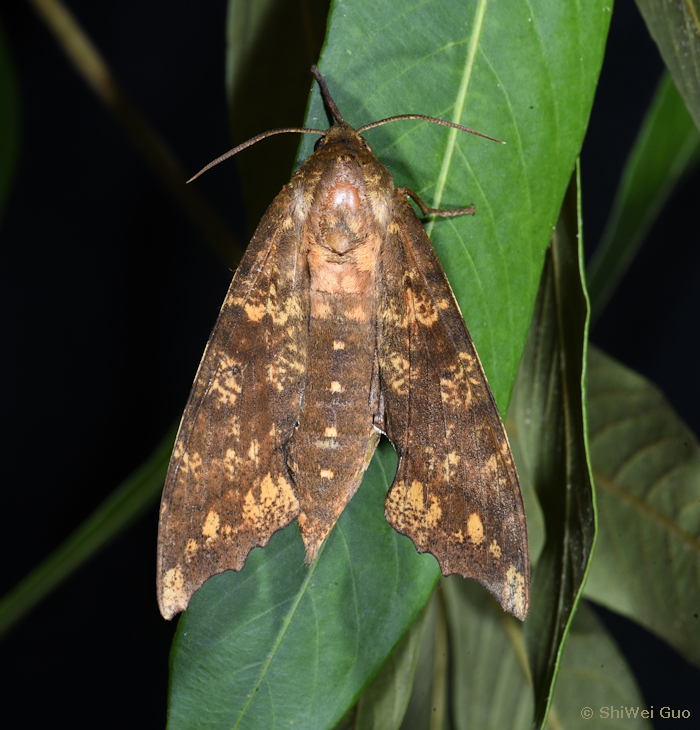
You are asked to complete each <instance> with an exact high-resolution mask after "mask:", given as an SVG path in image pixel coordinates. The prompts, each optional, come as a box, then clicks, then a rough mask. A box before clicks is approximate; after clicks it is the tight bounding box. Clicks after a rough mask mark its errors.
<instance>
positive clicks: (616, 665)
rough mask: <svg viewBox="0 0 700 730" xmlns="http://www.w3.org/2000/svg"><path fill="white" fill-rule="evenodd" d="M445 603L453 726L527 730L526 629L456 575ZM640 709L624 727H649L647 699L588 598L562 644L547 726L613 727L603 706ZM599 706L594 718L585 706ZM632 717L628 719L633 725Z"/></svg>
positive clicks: (467, 729) (529, 703)
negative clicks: (588, 715)
mask: <svg viewBox="0 0 700 730" xmlns="http://www.w3.org/2000/svg"><path fill="white" fill-rule="evenodd" d="M441 585H442V587H443V591H444V595H445V602H446V604H447V616H448V628H449V636H450V662H451V666H452V667H453V671H452V682H451V686H452V694H451V696H452V717H453V719H454V730H528V729H529V728H531V727H532V724H531V723H532V714H533V711H534V706H533V694H532V685H531V681H530V676H529V670H528V666H527V659H526V652H525V645H524V640H523V635H522V632H523V629H522V627H521V625H520V624H519V623H518V622H517V621H516V620H515V619H513V618H512V617H511V616H508V615H507V614H504V613H503V611H501V610H500V607H499V606H498V605H497V604H496V602H495V601H494V600H493V599H492V598H491V597H490V596H488V595H487V594H486V593H485V592H484V591H480V590H479V589H478V587H476V586H475V585H474V584H471V583H469V582H467V581H464V580H463V579H461V578H455V577H454V576H452V577H450V578H447V579H445V580H443V581H441ZM611 705H613V706H615V707H616V708H619V707H620V706H625V707H628V708H635V709H638V711H639V712H638V717H637V719H636V720H634V719H630V720H629V721H628V720H627V718H625V727H632V728H650V727H651V725H650V724H649V723H648V722H645V721H644V720H642V719H641V716H640V714H639V713H641V710H643V709H644V701H643V699H642V697H641V694H640V692H639V690H638V688H637V686H636V684H635V681H634V679H633V677H632V673H631V672H630V670H629V668H628V667H627V665H626V663H625V660H624V659H623V657H622V655H621V654H620V652H619V650H618V649H617V647H616V645H615V643H614V641H613V640H612V639H611V638H610V636H609V635H608V633H607V632H606V631H605V629H604V628H603V626H602V625H601V624H600V622H599V621H598V620H597V619H596V617H595V615H594V613H593V612H592V611H591V609H590V608H589V607H588V606H587V605H586V603H585V602H582V603H581V604H580V605H579V608H578V611H577V612H576V615H575V616H574V619H573V622H572V624H571V628H570V630H569V635H568V639H567V642H566V647H565V648H564V652H563V656H562V659H561V664H560V668H559V676H558V681H557V686H556V690H555V692H554V699H553V701H552V707H551V710H550V714H549V720H548V723H547V726H546V727H548V728H551V729H552V730H555V729H556V730H559V729H561V728H564V729H565V730H570V729H573V728H581V729H582V730H583V729H586V730H587V729H588V728H593V729H594V730H595V728H601V730H602V729H603V728H609V727H610V726H611V725H610V720H609V719H606V718H603V717H601V714H600V710H601V708H603V707H605V706H611ZM586 707H589V708H591V709H592V710H593V716H592V717H591V719H585V718H584V717H582V710H584V708H586ZM628 722H629V725H628V724H627V723H628Z"/></svg>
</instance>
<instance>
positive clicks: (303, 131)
mask: <svg viewBox="0 0 700 730" xmlns="http://www.w3.org/2000/svg"><path fill="white" fill-rule="evenodd" d="M286 132H298V133H300V134H307V133H308V134H325V132H324V131H323V130H322V129H306V128H305V127H285V128H284V129H270V130H269V131H267V132H263V133H262V134H258V135H256V136H255V137H253V138H252V139H249V140H248V141H247V142H243V144H239V145H238V147H234V148H233V149H232V150H229V151H228V152H224V154H223V155H221V156H220V157H217V158H216V159H215V160H212V161H211V162H210V163H209V164H208V165H206V166H205V167H203V168H202V169H201V170H200V171H199V172H198V173H197V174H196V175H193V176H192V177H191V178H190V179H189V180H188V181H187V182H188V183H191V182H192V181H193V180H196V179H197V178H198V177H199V176H200V175H202V174H204V173H205V172H206V171H207V170H211V168H212V167H214V166H215V165H218V164H219V163H220V162H223V161H224V160H228V158H229V157H233V156H234V155H235V154H237V153H238V152H240V151H241V150H244V149H245V148H246V147H250V146H251V145H254V144H255V143H256V142H260V140H261V139H265V137H272V135H273V134H285V133H286Z"/></svg>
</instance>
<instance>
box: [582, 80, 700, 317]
mask: <svg viewBox="0 0 700 730" xmlns="http://www.w3.org/2000/svg"><path fill="white" fill-rule="evenodd" d="M698 160H700V132H698V129H697V127H696V126H695V124H694V123H693V120H692V119H691V118H690V115H689V114H688V111H687V109H686V107H685V104H684V103H683V100H682V99H681V97H680V96H679V94H678V91H676V87H675V85H674V83H673V81H672V80H671V77H670V76H669V75H668V73H666V74H664V75H663V77H662V79H661V81H660V82H659V85H658V86H657V89H656V93H655V94H654V99H653V100H652V102H651V104H650V106H649V109H648V110H647V113H646V116H645V117H644V121H643V122H642V127H641V129H640V130H639V134H638V135H637V139H636V140H635V142H634V147H633V148H632V151H631V152H630V154H629V157H628V158H627V162H626V164H625V169H624V171H623V173H622V179H621V181H620V185H619V187H618V190H617V193H616V195H615V202H614V203H613V207H612V212H611V213H610V219H609V220H608V223H607V225H606V226H605V231H604V233H603V237H602V239H601V241H600V243H599V244H598V247H597V248H596V250H595V253H594V255H593V258H592V259H591V262H590V264H589V266H588V272H587V274H588V293H589V295H590V298H591V318H592V319H595V318H596V317H597V315H599V314H600V312H601V310H602V309H603V308H604V307H605V305H606V303H607V301H608V299H609V298H610V296H611V295H612V292H613V291H614V288H615V286H616V285H617V283H618V282H619V281H620V279H621V278H622V276H623V275H624V273H625V272H626V271H627V268H628V267H629V265H630V264H631V263H632V260H633V259H634V257H635V255H636V253H637V251H638V250H639V247H640V246H641V245H642V242H643V241H644V238H645V236H646V234H647V233H648V231H649V229H650V228H651V226H652V225H653V223H654V221H655V220H656V218H657V216H658V215H659V213H660V212H661V209H662V208H663V206H664V204H665V203H666V201H667V200H668V198H669V196H670V195H671V193H672V192H673V190H674V188H675V187H676V185H677V184H678V182H679V181H680V180H681V178H682V177H683V175H684V174H685V173H687V172H688V171H689V170H691V169H692V168H693V167H694V166H695V165H696V164H697V162H698Z"/></svg>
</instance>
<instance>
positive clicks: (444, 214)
mask: <svg viewBox="0 0 700 730" xmlns="http://www.w3.org/2000/svg"><path fill="white" fill-rule="evenodd" d="M396 192H397V193H398V194H399V195H402V196H405V195H408V197H409V198H411V199H412V200H413V201H414V202H415V204H416V205H417V206H418V207H419V208H420V209H421V212H422V213H423V215H436V216H439V217H440V218H452V217H454V216H456V215H474V213H476V208H475V207H474V206H473V205H470V206H469V207H468V208H457V209H456V210H440V209H439V208H428V206H427V205H426V204H425V203H424V202H423V201H422V200H421V199H420V198H419V197H418V196H417V195H416V194H415V193H414V192H413V190H409V189H408V188H396Z"/></svg>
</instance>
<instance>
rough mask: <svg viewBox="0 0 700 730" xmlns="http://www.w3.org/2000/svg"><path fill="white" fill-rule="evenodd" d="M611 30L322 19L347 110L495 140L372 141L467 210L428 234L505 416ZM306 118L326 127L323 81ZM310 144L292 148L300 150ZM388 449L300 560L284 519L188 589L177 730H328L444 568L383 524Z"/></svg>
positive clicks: (450, 19)
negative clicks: (293, 729)
mask: <svg viewBox="0 0 700 730" xmlns="http://www.w3.org/2000/svg"><path fill="white" fill-rule="evenodd" d="M608 22H609V13H606V12H604V11H603V6H602V3H600V4H599V3H586V4H585V5H584V6H583V7H581V8H575V7H574V6H571V5H570V4H567V3H562V4H552V3H548V2H545V1H544V0H541V1H540V2H535V3H531V4H529V5H528V6H524V5H521V4H508V3H493V4H491V5H488V6H487V4H486V3H485V2H483V1H481V2H469V3H465V2H463V0H459V2H458V1H457V0H428V2H425V3H422V4H420V5H417V6H410V7H408V6H406V5H405V4H403V3H398V2H396V3H376V2H369V1H368V0H357V1H355V2H352V3H346V2H336V3H335V4H334V6H333V10H332V12H331V18H330V21H329V27H328V36H327V41H326V45H325V47H324V52H323V56H322V64H321V70H322V71H323V72H325V73H326V80H327V82H328V84H329V87H330V90H331V93H332V94H333V97H334V99H335V101H336V103H337V104H338V106H339V107H340V110H341V112H342V113H343V114H344V116H345V118H346V120H347V121H349V122H350V123H354V124H355V125H358V126H359V125H360V124H363V123H367V122H370V121H373V120H376V119H378V118H384V117H387V116H391V115H394V114H398V113H401V112H416V113H426V114H433V115H436V116H443V117H446V118H448V119H454V120H455V121H459V122H461V123H463V124H466V125H469V126H472V127H477V128H479V129H480V131H483V132H485V133H487V134H491V135H493V136H496V137H499V138H501V139H504V140H505V141H506V142H508V144H507V145H506V146H500V145H497V144H495V143H493V142H490V141H488V140H483V139H480V138H477V137H472V136H469V135H466V134H460V135H456V134H453V133H452V131H448V130H445V129H444V128H442V127H438V126H436V125H429V124H424V123H420V122H415V121H414V122H402V123H397V124H394V125H389V126H387V127H382V128H379V129H377V130H372V131H371V132H368V135H367V136H368V141H369V142H370V144H371V145H372V147H373V149H374V151H375V153H376V154H377V156H378V157H379V158H380V160H381V161H382V162H384V163H385V164H387V165H388V167H389V169H390V171H391V172H392V174H393V175H394V178H395V180H396V183H397V185H405V186H408V187H410V188H412V189H413V190H415V191H416V192H417V193H418V194H420V195H421V196H422V197H424V199H425V200H426V202H428V203H430V204H432V205H437V206H441V207H463V206H464V205H467V204H469V203H472V202H473V203H475V204H476V207H477V214H476V216H475V217H474V218H469V219H468V220H467V219H465V218H462V219H459V218H455V219H450V220H449V221H445V220H442V221H439V222H437V223H436V224H435V226H434V227H432V226H431V229H432V239H433V242H434V243H435V245H436V248H437V249H438V253H439V255H440V257H441V259H442V262H443V264H444V266H445V268H446V270H447V274H448V277H449V278H450V282H451V284H452V286H453V288H454V291H455V293H456V295H457V298H458V299H459V301H460V304H461V306H462V311H463V312H464V314H465V316H466V319H467V323H468V325H469V327H470V330H471V332H472V335H473V336H474V340H475V342H476V345H477V348H478V349H479V352H480V354H481V357H482V361H483V363H484V366H485V369H486V371H487V374H488V376H489V381H490V383H491V386H492V388H493V390H494V394H495V396H496V399H497V401H498V403H499V405H500V407H501V409H502V410H505V408H506V406H507V403H508V400H509V396H510V392H511V389H512V384H513V380H514V378H515V373H516V370H517V366H518V363H519V361H520V356H521V352H522V348H523V345H524V342H525V337H526V334H527V330H528V326H529V321H530V313H531V311H532V308H533V305H534V300H535V295H536V291H537V286H538V283H539V278H540V269H541V265H542V260H543V257H544V251H545V249H546V247H547V244H548V241H549V238H550V236H551V232H552V228H553V226H554V223H555V222H556V219H557V214H558V211H559V208H560V206H561V201H562V199H563V196H564V193H565V190H566V186H567V184H568V181H569V178H570V175H571V171H572V169H573V168H574V163H575V160H576V156H577V154H578V151H579V149H580V146H581V143H582V139H583V135H584V132H585V128H586V124H587V121H588V115H589V112H590V107H591V103H592V99H593V94H594V91H595V85H596V80H597V76H598V73H599V70H600V66H601V62H602V53H603V49H604V45H605V37H606V33H607V25H608ZM524 67H528V69H530V70H529V72H528V73H527V74H523V73H522V69H523V68H524ZM307 125H308V126H312V127H313V126H315V127H324V128H325V127H326V126H327V121H326V116H325V113H324V112H323V110H322V108H321V104H320V98H319V96H318V92H317V90H314V94H313V97H312V101H311V104H310V108H309V114H308V118H307ZM255 131H258V132H259V131H261V130H259V129H258V130H255ZM314 141H315V140H314V139H311V138H307V139H305V140H304V142H303V145H302V148H303V152H302V157H303V156H305V155H306V154H308V152H309V151H310V148H311V146H312V145H313V143H314ZM388 451H389V453H390V452H391V450H388ZM388 458H389V457H388V456H387V449H384V450H383V451H382V454H381V456H380V460H379V462H376V461H375V462H373V465H372V468H371V470H370V472H369V473H368V475H367V477H366V478H365V480H364V482H363V484H362V486H361V487H360V489H359V491H358V493H357V494H356V495H355V497H354V498H353V500H352V502H351V503H350V505H349V506H348V507H347V508H346V510H345V512H344V513H343V515H342V516H341V518H340V520H339V522H338V524H337V526H336V528H335V529H334V531H333V532H332V533H331V535H330V536H329V539H328V541H327V545H326V547H325V549H324V551H323V553H322V555H321V557H320V558H319V560H318V561H317V563H316V564H315V565H314V566H312V568H311V569H310V570H309V569H308V568H306V567H304V566H303V551H302V548H301V542H300V540H299V537H298V533H297V528H296V526H295V525H291V526H290V527H289V528H288V529H287V530H285V531H284V532H283V533H280V534H278V535H276V536H275V537H274V538H273V540H272V541H271V542H270V544H269V546H268V547H267V548H265V550H264V551H257V550H256V551H253V553H252V554H251V556H250V558H249V560H248V564H247V565H246V567H245V568H244V570H243V571H242V572H241V573H240V574H237V575H234V574H230V573H229V574H224V575H222V576H218V577H216V578H214V579H212V580H211V581H209V582H208V583H207V584H206V585H205V586H204V587H203V589H202V590H201V591H200V592H199V593H198V594H197V595H196V596H195V598H194V599H193V601H192V604H191V607H190V609H189V610H188V611H187V612H186V614H185V616H184V617H183V618H182V619H181V625H180V627H179V629H178V634H177V637H176V640H175V644H174V647H173V654H172V682H171V710H170V725H171V727H173V728H174V727H184V726H188V723H189V724H190V725H191V723H192V722H193V721H194V720H193V718H194V717H196V718H197V723H198V726H199V727H209V726H212V727H213V726H216V725H217V723H219V722H224V721H225V722H226V723H229V724H230V725H231V726H233V727H241V728H242V727H268V726H272V724H271V723H274V726H277V725H285V724H291V723H294V724H295V725H297V726H301V727H304V728H316V727H318V728H327V727H332V726H333V725H334V724H335V723H337V722H338V720H339V719H340V718H341V717H342V716H343V714H344V713H345V712H346V710H347V709H348V707H350V705H351V704H352V703H353V702H354V701H355V700H356V698H357V697H358V696H359V694H360V692H361V690H362V689H363V687H364V686H366V685H367V683H368V682H369V681H370V679H371V678H372V677H373V676H374V675H375V674H376V673H377V671H378V670H379V668H380V666H381V665H382V663H383V662H384V660H385V659H386V657H387V656H388V655H389V653H390V651H391V650H392V649H393V647H394V646H396V644H397V643H398V641H399V639H400V637H401V636H402V635H403V634H404V633H405V632H406V631H407V630H408V628H409V626H410V625H411V623H412V621H413V619H414V618H415V616H416V615H417V613H418V611H419V610H420V608H421V607H422V606H423V605H424V604H425V602H426V600H427V598H428V595H429V592H430V590H431V588H432V586H433V584H434V582H435V580H436V578H437V576H438V569H437V565H436V562H435V560H434V559H433V558H432V557H431V556H429V555H423V556H419V555H417V553H416V551H415V548H414V547H413V544H412V543H411V542H410V541H409V540H408V539H406V538H404V537H400V536H398V535H396V534H395V533H394V532H393V531H392V530H391V528H389V527H388V525H387V524H386V522H385V521H384V517H383V507H382V502H383V497H384V494H385V492H386V490H387V488H388V486H389V484H390V483H391V481H392V479H393V476H394V469H395V467H394V466H393V465H392V464H390V462H389V461H388ZM268 586H270V588H268ZM224 592H225V593H226V599H225V600H222V599H221V596H222V595H223V593H224Z"/></svg>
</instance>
